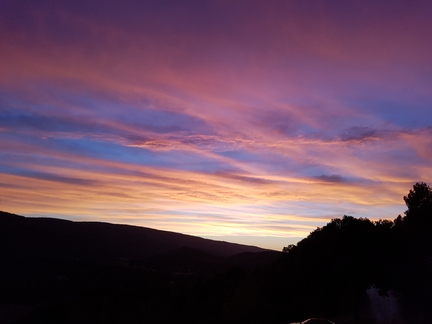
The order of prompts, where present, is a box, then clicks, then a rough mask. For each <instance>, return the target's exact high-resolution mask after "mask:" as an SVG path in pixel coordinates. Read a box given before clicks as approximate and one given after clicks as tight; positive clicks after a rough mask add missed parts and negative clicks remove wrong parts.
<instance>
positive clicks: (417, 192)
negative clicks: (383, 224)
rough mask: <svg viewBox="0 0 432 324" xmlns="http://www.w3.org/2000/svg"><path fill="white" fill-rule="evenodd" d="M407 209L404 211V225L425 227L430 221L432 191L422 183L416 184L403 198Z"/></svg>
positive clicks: (431, 217)
mask: <svg viewBox="0 0 432 324" xmlns="http://www.w3.org/2000/svg"><path fill="white" fill-rule="evenodd" d="M404 201H405V204H406V205H407V207H408V209H407V210H406V211H405V219H404V222H405V223H410V224H418V225H426V224H428V223H429V222H431V220H432V189H431V188H430V187H429V186H428V185H427V184H426V183H424V182H417V183H416V184H415V185H414V186H413V189H411V190H410V191H409V193H408V196H404Z"/></svg>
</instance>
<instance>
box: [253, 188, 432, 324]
mask: <svg viewBox="0 0 432 324" xmlns="http://www.w3.org/2000/svg"><path fill="white" fill-rule="evenodd" d="M404 200H405V203H406V205H407V207H408V209H407V211H406V212H405V214H404V215H403V216H401V215H399V216H398V217H397V218H396V219H395V220H394V221H389V220H379V221H371V220H369V219H367V218H354V217H351V216H344V217H343V218H341V219H339V218H338V219H333V220H332V221H331V222H330V223H328V224H327V225H326V226H324V227H320V228H317V229H316V230H315V231H313V232H312V233H311V234H310V235H309V236H308V237H307V238H305V239H304V240H302V241H300V242H299V243H298V244H297V245H289V246H287V247H285V248H283V252H285V253H284V257H283V258H282V259H281V260H279V262H278V263H277V264H274V265H273V266H272V267H270V268H269V269H267V271H268V272H266V274H265V275H264V276H263V277H262V278H263V280H264V282H265V283H264V284H263V285H262V286H261V287H262V291H263V295H264V296H266V298H267V299H268V300H269V301H270V303H271V304H272V305H274V306H276V308H277V310H275V311H276V312H277V313H278V317H280V318H282V319H283V318H285V316H284V314H286V319H289V320H292V319H293V318H295V319H297V318H298V319H301V318H303V319H304V318H307V317H312V316H314V317H317V316H322V317H334V316H338V315H341V314H343V313H344V312H345V313H350V314H352V316H353V318H358V317H359V316H360V315H361V314H362V312H364V309H365V308H366V307H367V303H368V299H367V297H366V290H367V289H368V288H370V287H375V288H377V289H379V292H380V294H381V295H382V296H386V295H387V294H388V292H389V291H392V292H394V293H396V294H397V295H398V296H400V298H399V304H400V308H401V316H402V317H405V318H409V319H411V320H413V321H414V322H416V323H432V311H431V307H430V306H431V305H432V191H431V188H430V187H429V186H428V185H427V184H425V183H416V184H415V185H414V186H413V189H412V190H410V191H409V193H408V195H407V196H405V197H404Z"/></svg>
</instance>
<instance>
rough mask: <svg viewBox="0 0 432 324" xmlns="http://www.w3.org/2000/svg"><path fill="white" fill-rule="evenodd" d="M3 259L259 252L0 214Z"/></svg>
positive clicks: (145, 231) (156, 233) (141, 230)
mask: <svg viewBox="0 0 432 324" xmlns="http://www.w3.org/2000/svg"><path fill="white" fill-rule="evenodd" d="M0 241H1V244H0V255H1V256H2V257H3V258H40V257H45V258H84V259H86V258H89V259H95V258H96V259H107V260H109V259H138V260H144V259H147V258H149V257H153V256H156V255H158V254H162V253H167V252H169V251H172V250H177V249H180V248H183V247H188V248H191V249H194V250H198V251H203V252H207V253H210V254H213V255H215V256H221V257H227V256H233V255H236V254H239V253H244V252H262V251H265V250H264V249H261V248H258V247H255V246H247V245H241V244H234V243H228V242H222V241H214V240H209V239H203V238H200V237H195V236H190V235H184V234H179V233H174V232H168V231H160V230H155V229H150V228H145V227H138V226H130V225H117V224H110V223H102V222H73V221H68V220H61V219H55V218H30V217H23V216H18V215H14V214H10V213H6V212H0Z"/></svg>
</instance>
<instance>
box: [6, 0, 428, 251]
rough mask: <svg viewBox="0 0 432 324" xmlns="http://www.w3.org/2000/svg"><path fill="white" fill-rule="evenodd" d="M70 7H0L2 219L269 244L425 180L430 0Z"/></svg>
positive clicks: (377, 206)
mask: <svg viewBox="0 0 432 324" xmlns="http://www.w3.org/2000/svg"><path fill="white" fill-rule="evenodd" d="M73 3H74V4H71V3H70V2H69V1H50V0H43V1H39V2H38V3H37V4H36V3H32V2H29V3H28V2H26V1H4V2H2V3H1V4H0V58H1V60H0V149H1V153H0V154H1V162H0V193H1V197H2V200H1V202H2V204H1V208H0V209H1V210H4V211H8V212H12V213H16V214H21V215H25V216H48V217H59V218H66V219H72V220H96V221H107V222H114V223H127V224H133V225H140V226H146V227H153V228H157V229H163V230H170V231H176V232H182V233H186V234H191V235H198V236H203V237H209V238H220V239H221V240H228V239H227V238H229V240H230V241H237V242H240V243H241V242H244V243H245V244H253V242H259V243H257V244H255V245H259V246H263V247H268V248H273V249H277V250H281V249H282V247H283V246H286V245H287V244H290V243H293V242H295V241H297V240H298V239H300V238H302V237H305V236H306V235H307V234H308V233H309V232H311V231H313V230H314V229H315V228H316V227H317V226H322V225H324V224H326V223H327V222H329V221H330V220H331V219H332V218H336V217H342V216H343V215H344V214H347V215H352V216H356V217H368V218H370V219H372V220H377V219H379V218H382V219H394V218H395V217H397V215H398V214H401V213H403V212H404V211H405V209H406V208H405V205H404V202H403V199H402V197H403V196H404V195H406V194H407V192H408V191H409V189H411V187H412V185H413V184H414V183H415V182H417V181H424V182H432V181H431V180H432V164H431V162H432V149H431V148H432V110H431V108H432V107H431V104H432V92H431V91H430V89H432V59H431V57H432V42H431V40H430V35H431V34H432V22H431V20H430V13H431V12H432V4H431V3H430V2H428V1H393V2H392V3H391V5H390V4H388V2H385V1H364V2H362V3H361V4H356V5H354V4H353V3H347V2H346V1H334V2H332V3H331V4H330V3H326V4H324V3H322V2H321V1H310V2H308V3H307V4H305V3H304V2H301V1H273V2H269V3H267V2H266V3H264V2H261V1H248V2H247V3H246V2H242V1H239V2H235V3H228V2H224V1H205V2H201V1H187V2H178V1H154V2H153V1H144V2H142V1H135V0H128V1H126V2H125V1H122V2H117V1H81V0H78V1H74V2H73ZM266 242H268V243H266ZM283 242H284V243H283Z"/></svg>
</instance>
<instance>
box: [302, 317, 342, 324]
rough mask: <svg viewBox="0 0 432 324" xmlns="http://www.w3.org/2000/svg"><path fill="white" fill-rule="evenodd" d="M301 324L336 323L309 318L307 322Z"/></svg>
mask: <svg viewBox="0 0 432 324" xmlns="http://www.w3.org/2000/svg"><path fill="white" fill-rule="evenodd" d="M301 324H335V323H334V322H332V321H329V320H326V319H323V318H309V319H307V320H306V321H303V322H301Z"/></svg>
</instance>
